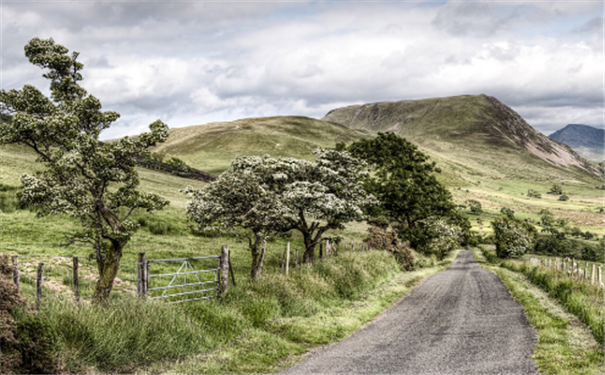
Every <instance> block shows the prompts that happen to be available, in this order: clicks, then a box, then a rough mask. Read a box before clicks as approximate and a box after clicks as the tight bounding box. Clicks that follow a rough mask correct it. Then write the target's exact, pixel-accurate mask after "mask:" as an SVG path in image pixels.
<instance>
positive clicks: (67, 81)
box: [0, 38, 168, 300]
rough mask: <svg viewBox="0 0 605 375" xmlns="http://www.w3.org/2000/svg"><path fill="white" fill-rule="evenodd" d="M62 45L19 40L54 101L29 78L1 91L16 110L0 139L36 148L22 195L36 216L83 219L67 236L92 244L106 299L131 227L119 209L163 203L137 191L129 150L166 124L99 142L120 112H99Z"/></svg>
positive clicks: (147, 143)
mask: <svg viewBox="0 0 605 375" xmlns="http://www.w3.org/2000/svg"><path fill="white" fill-rule="evenodd" d="M68 52H69V51H68V49H67V48H65V47H63V46H61V45H58V44H55V42H54V40H53V39H47V40H43V39H39V38H34V39H32V40H30V41H29V43H28V44H27V45H26V46H25V55H26V56H27V58H28V59H29V61H30V62H31V63H32V64H34V65H36V66H38V67H40V68H42V69H46V70H47V71H48V73H45V74H44V75H43V76H44V77H45V78H47V79H49V80H50V81H51V83H50V91H51V98H52V100H51V99H49V98H47V97H46V96H45V95H44V94H43V93H42V92H41V91H39V90H38V89H37V88H35V87H33V86H31V85H25V86H24V87H23V89H21V90H15V89H13V90H10V91H5V90H0V106H1V107H0V110H1V111H2V112H3V113H13V114H14V116H13V118H12V121H11V122H10V123H2V124H0V145H6V144H14V143H17V144H22V145H26V146H28V147H30V148H31V149H33V150H34V151H35V152H36V153H37V155H38V157H39V158H38V161H39V162H41V163H43V164H44V165H45V167H46V169H45V170H44V171H43V172H41V173H38V174H35V175H28V174H23V175H22V177H21V183H22V185H23V192H22V194H21V195H20V200H21V201H22V202H23V203H25V204H28V205H36V206H38V207H40V209H39V210H38V216H40V217H41V216H46V215H61V214H66V215H69V216H72V217H74V218H76V219H77V220H79V221H80V222H81V224H82V227H83V228H82V230H80V231H78V232H76V233H74V234H73V236H72V238H71V241H72V242H73V241H81V242H89V243H90V244H91V245H92V246H93V247H94V248H95V250H96V252H97V261H98V263H99V272H100V274H101V277H100V278H99V284H98V288H97V290H98V292H97V293H95V295H96V299H97V300H105V299H106V298H107V297H108V295H109V292H110V291H111V286H112V284H113V277H115V270H116V267H118V265H119V260H118V259H120V258H121V256H122V251H123V248H124V246H125V245H126V243H127V242H128V240H129V239H130V236H131V234H132V233H133V232H134V231H135V230H136V228H137V226H136V225H134V224H133V223H132V222H131V221H129V220H128V217H129V214H128V213H127V214H125V215H119V213H120V208H121V207H123V208H126V209H127V210H128V211H127V212H131V211H130V210H134V209H136V208H143V209H146V210H148V211H152V210H158V209H161V208H163V207H165V206H166V205H167V204H168V202H167V201H166V200H165V199H163V198H162V197H160V196H158V195H156V194H152V193H142V192H140V191H138V190H137V186H138V185H139V178H138V174H137V171H136V169H135V166H136V163H135V157H137V156H139V155H146V153H147V148H149V147H151V146H154V145H155V144H157V143H158V142H163V141H165V140H166V138H167V137H168V127H167V126H166V125H165V124H164V123H162V122H161V121H159V120H158V121H156V122H154V123H152V124H151V125H150V130H151V132H150V133H144V134H142V135H140V136H139V137H138V139H137V140H134V139H130V138H128V137H126V138H122V139H120V140H119V141H116V142H110V143H100V142H99V136H100V134H101V132H102V131H103V130H105V129H107V128H109V126H110V124H111V123H113V122H114V121H116V120H117V119H118V118H119V114H118V113H116V112H113V111H105V112H102V111H101V102H100V101H99V100H98V99H97V98H95V97H94V96H92V95H87V92H86V90H85V89H84V88H83V87H81V86H80V85H79V84H78V82H79V81H81V80H82V75H81V74H80V71H81V70H82V69H83V67H84V65H83V64H82V63H80V62H78V61H77V58H78V56H79V53H77V52H73V53H72V54H71V55H68ZM110 186H111V187H112V190H109V187H110ZM108 245H109V246H108ZM102 249H108V250H107V251H106V252H103V251H102ZM106 259H110V261H108V262H106V261H105V260H106ZM116 260H118V261H117V262H116ZM112 275H113V276H112Z"/></svg>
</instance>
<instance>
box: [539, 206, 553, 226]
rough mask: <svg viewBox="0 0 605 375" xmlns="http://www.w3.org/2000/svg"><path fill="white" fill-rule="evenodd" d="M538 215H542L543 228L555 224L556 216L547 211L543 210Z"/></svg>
mask: <svg viewBox="0 0 605 375" xmlns="http://www.w3.org/2000/svg"><path fill="white" fill-rule="evenodd" d="M538 215H540V219H541V223H542V225H543V226H545V227H549V226H552V225H554V224H555V217H554V215H553V214H552V212H550V211H548V210H547V209H545V208H543V209H541V210H540V212H538Z"/></svg>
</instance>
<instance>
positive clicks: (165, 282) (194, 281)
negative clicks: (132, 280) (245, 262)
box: [142, 256, 221, 304]
mask: <svg viewBox="0 0 605 375" xmlns="http://www.w3.org/2000/svg"><path fill="white" fill-rule="evenodd" d="M212 259H216V264H217V266H216V268H211V269H198V270H196V269H195V268H199V266H201V265H200V264H196V265H195V266H196V267H194V264H192V263H207V262H212ZM202 260H206V262H197V261H202ZM158 263H168V264H164V265H163V266H164V267H158V268H160V269H159V271H160V273H156V274H153V273H151V272H150V271H151V268H152V265H153V264H158ZM170 263H177V264H179V263H180V267H179V269H178V271H176V272H175V273H161V272H162V269H161V268H166V266H168V267H170ZM145 266H146V267H145V268H146V270H145V271H146V272H144V274H145V276H144V279H145V282H144V284H143V285H144V287H143V288H142V289H143V290H144V292H143V293H145V296H146V297H147V299H149V300H155V299H157V300H159V299H163V300H165V301H166V303H169V304H171V303H181V302H188V301H197V300H201V299H208V298H213V297H216V296H217V295H218V294H219V285H220V272H219V271H220V268H221V257H220V256H209V257H197V258H174V259H155V260H148V261H146V262H145ZM158 266H160V265H159V264H158ZM188 276H189V277H188ZM177 288H178V289H177ZM160 292H161V293H160ZM173 292H177V293H173ZM179 297H180V298H179Z"/></svg>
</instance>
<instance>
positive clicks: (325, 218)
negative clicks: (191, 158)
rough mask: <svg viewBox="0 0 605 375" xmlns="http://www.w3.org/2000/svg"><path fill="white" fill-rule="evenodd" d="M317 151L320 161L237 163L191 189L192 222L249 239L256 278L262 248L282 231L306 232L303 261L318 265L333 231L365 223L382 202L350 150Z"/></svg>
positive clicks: (263, 159)
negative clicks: (317, 255)
mask: <svg viewBox="0 0 605 375" xmlns="http://www.w3.org/2000/svg"><path fill="white" fill-rule="evenodd" d="M314 152H315V153H316V154H317V155H318V156H317V159H316V161H315V162H311V161H307V160H299V159H293V158H271V157H269V156H264V157H258V156H251V157H240V158H237V159H235V160H234V161H233V162H232V163H231V166H230V168H229V169H228V170H227V171H225V172H224V173H223V174H222V175H221V176H219V178H218V179H217V180H216V181H214V182H212V183H211V184H209V185H207V186H206V187H205V188H204V189H203V190H201V191H197V190H194V189H191V188H188V189H186V190H185V192H186V193H187V194H189V196H190V197H191V198H192V199H191V201H190V202H189V204H188V207H187V215H188V218H189V219H190V220H191V221H194V222H196V223H198V225H199V226H200V227H201V228H206V229H216V228H217V227H219V228H223V230H225V231H229V232H231V233H237V234H238V235H244V236H248V239H249V244H250V249H251V252H252V277H253V278H254V277H255V276H256V275H257V274H258V273H255V271H254V270H255V267H258V262H257V259H258V257H259V256H260V255H259V254H260V253H259V250H258V249H259V244H260V243H261V241H263V240H265V239H266V238H268V237H269V236H271V235H274V234H276V233H279V232H285V231H289V230H293V229H295V230H298V231H299V232H301V234H302V236H303V241H304V243H305V254H304V258H303V259H304V261H305V262H312V261H313V260H314V249H315V246H316V245H317V244H319V243H320V242H322V241H324V240H326V239H328V237H325V236H324V234H325V233H326V232H327V231H328V230H330V229H340V230H342V229H344V227H345V224H346V223H348V222H351V221H362V220H365V219H366V218H367V215H366V210H367V209H368V208H370V207H372V206H375V205H377V204H378V201H377V200H376V198H375V197H374V196H372V195H370V194H368V193H366V191H365V190H364V188H363V182H362V181H363V179H364V178H365V177H367V175H368V173H369V172H368V171H367V164H366V163H365V162H363V161H361V160H358V159H356V158H354V157H352V156H351V155H350V153H349V152H346V151H343V152H339V151H335V150H316V151H314ZM245 230H248V231H249V232H248V233H249V234H244V233H246V232H245ZM261 266H262V265H261Z"/></svg>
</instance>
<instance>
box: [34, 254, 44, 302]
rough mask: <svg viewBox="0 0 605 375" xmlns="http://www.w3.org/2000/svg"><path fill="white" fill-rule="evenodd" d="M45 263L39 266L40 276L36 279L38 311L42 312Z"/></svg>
mask: <svg viewBox="0 0 605 375" xmlns="http://www.w3.org/2000/svg"><path fill="white" fill-rule="evenodd" d="M43 279H44V263H39V264H38V275H37V277H36V310H40V301H41V300H42V282H43V281H44V280H43Z"/></svg>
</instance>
